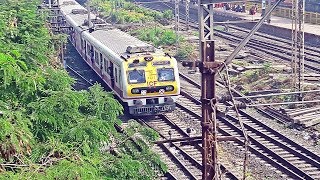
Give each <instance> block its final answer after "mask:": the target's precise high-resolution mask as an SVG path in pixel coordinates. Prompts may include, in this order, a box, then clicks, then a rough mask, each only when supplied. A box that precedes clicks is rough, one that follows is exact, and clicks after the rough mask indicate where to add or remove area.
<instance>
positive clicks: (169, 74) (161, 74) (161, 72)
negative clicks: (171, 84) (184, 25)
mask: <svg viewBox="0 0 320 180" xmlns="http://www.w3.org/2000/svg"><path fill="white" fill-rule="evenodd" d="M157 74H158V81H174V71H173V68H161V69H157Z"/></svg>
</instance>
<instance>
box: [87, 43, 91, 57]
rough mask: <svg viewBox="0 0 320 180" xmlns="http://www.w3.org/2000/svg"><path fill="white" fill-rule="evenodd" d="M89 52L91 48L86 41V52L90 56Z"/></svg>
mask: <svg viewBox="0 0 320 180" xmlns="http://www.w3.org/2000/svg"><path fill="white" fill-rule="evenodd" d="M90 52H91V49H90V44H89V43H87V54H88V55H89V56H90Z"/></svg>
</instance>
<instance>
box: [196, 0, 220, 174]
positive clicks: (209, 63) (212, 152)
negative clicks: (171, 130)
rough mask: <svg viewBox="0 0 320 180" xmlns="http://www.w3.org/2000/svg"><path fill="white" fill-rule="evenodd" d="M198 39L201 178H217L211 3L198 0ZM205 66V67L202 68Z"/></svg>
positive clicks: (215, 66) (214, 66)
mask: <svg viewBox="0 0 320 180" xmlns="http://www.w3.org/2000/svg"><path fill="white" fill-rule="evenodd" d="M198 4H199V10H198V16H199V31H200V32H199V40H200V58H201V68H200V71H201V73H202V75H201V87H202V88H201V97H202V99H201V101H202V120H201V125H202V148H203V152H202V168H203V169H202V179H203V180H209V179H210V180H212V179H214V178H217V177H218V175H217V169H218V168H217V163H218V162H217V161H218V160H217V127H216V123H215V117H216V113H215V108H216V107H215V101H214V100H213V99H215V74H214V73H212V71H211V70H210V69H211V68H217V65H215V63H216V62H215V58H214V41H213V4H203V1H202V0H199V1H198ZM204 67H205V68H204Z"/></svg>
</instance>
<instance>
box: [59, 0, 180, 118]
mask: <svg viewBox="0 0 320 180" xmlns="http://www.w3.org/2000/svg"><path fill="white" fill-rule="evenodd" d="M59 3H60V11H61V13H62V15H63V16H64V19H65V21H64V23H65V24H64V26H67V27H70V28H69V31H68V33H69V35H70V36H69V39H70V41H71V42H72V44H73V45H74V47H75V48H76V49H77V51H78V52H79V54H80V55H81V56H82V58H83V59H84V60H85V61H86V63H87V64H88V65H89V66H90V67H91V68H92V69H93V70H94V71H95V72H96V73H97V74H98V75H99V76H100V77H101V78H102V79H103V81H104V82H105V83H106V84H107V85H108V86H109V88H110V89H112V91H113V92H114V93H115V94H116V95H117V96H118V97H119V99H120V100H121V101H122V102H123V103H124V104H125V106H126V107H125V109H128V111H129V113H130V114H132V115H154V114H160V113H163V112H169V111H172V110H174V108H175V102H176V100H177V98H178V96H179V94H180V82H179V73H178V68H177V61H176V60H175V58H173V57H171V56H170V55H168V54H166V53H164V52H163V51H161V50H159V49H156V48H155V47H153V46H151V45H150V44H147V43H145V42H142V41H140V40H138V39H137V38H135V37H132V36H130V35H129V34H127V33H125V32H123V31H120V30H119V29H115V28H112V27H111V25H110V24H107V23H105V22H104V21H103V20H102V19H99V18H98V17H96V16H95V15H93V14H91V15H90V17H91V18H90V19H91V20H89V21H88V19H89V18H88V14H87V10H86V9H85V8H84V7H82V6H81V5H80V4H78V3H77V2H76V1H75V0H60V1H59ZM89 22H90V23H92V25H93V27H92V28H89V24H90V23H89ZM90 27H91V25H90Z"/></svg>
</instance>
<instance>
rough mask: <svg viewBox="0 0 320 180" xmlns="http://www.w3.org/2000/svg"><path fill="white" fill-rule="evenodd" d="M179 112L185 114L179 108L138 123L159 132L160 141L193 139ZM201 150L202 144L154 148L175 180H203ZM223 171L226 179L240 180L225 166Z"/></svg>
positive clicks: (166, 144)
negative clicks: (180, 119)
mask: <svg viewBox="0 0 320 180" xmlns="http://www.w3.org/2000/svg"><path fill="white" fill-rule="evenodd" d="M178 112H180V113H184V112H183V111H182V110H181V109H180V108H177V109H176V110H175V111H174V112H173V113H166V114H165V115H159V116H157V117H156V118H143V119H137V121H139V122H141V123H142V124H145V125H147V126H148V127H150V128H152V129H154V130H155V131H157V132H158V133H159V134H160V137H161V139H160V141H161V140H170V139H176V138H188V137H191V135H190V134H188V133H187V126H186V125H185V124H183V123H182V122H180V121H179V118H180V116H177V113H178ZM178 114H179V113H178ZM201 149H202V148H201V144H198V143H194V144H189V143H180V142H166V143H157V145H155V146H154V147H153V150H154V151H155V152H157V153H158V154H160V156H161V159H162V160H163V161H164V162H166V164H167V165H168V167H169V173H170V174H171V175H172V177H174V179H201V178H202V171H201V170H202V154H201ZM221 170H222V174H223V177H224V178H225V179H238V177H237V176H236V175H234V174H233V173H231V172H229V171H228V170H227V168H226V167H225V166H224V165H221Z"/></svg>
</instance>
